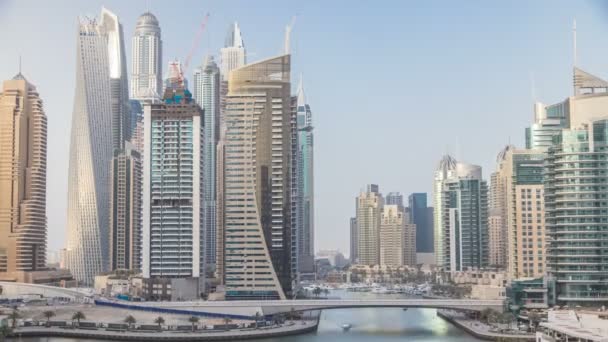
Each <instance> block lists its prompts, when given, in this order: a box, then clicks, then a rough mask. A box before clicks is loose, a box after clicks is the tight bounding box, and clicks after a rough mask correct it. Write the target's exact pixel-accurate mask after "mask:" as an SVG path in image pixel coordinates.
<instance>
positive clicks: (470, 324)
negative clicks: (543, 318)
mask: <svg viewBox="0 0 608 342" xmlns="http://www.w3.org/2000/svg"><path fill="white" fill-rule="evenodd" d="M437 316H439V317H441V318H442V319H444V320H446V321H448V322H450V323H451V324H453V325H455V326H457V327H458V328H460V329H462V330H464V331H466V332H467V333H469V334H470V335H473V336H475V337H477V338H479V339H482V340H485V341H509V342H520V341H521V342H528V341H536V338H535V337H534V335H529V334H526V335H511V334H501V333H495V332H492V331H488V330H485V329H483V328H482V327H481V326H477V325H475V322H474V321H470V320H466V321H465V320H463V319H459V318H457V317H455V316H453V315H450V314H448V313H447V312H444V311H443V310H437Z"/></svg>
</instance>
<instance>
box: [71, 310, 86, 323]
mask: <svg viewBox="0 0 608 342" xmlns="http://www.w3.org/2000/svg"><path fill="white" fill-rule="evenodd" d="M81 319H87V316H85V315H84V313H83V312H82V311H76V312H74V314H73V315H72V321H77V322H78V325H80V320H81Z"/></svg>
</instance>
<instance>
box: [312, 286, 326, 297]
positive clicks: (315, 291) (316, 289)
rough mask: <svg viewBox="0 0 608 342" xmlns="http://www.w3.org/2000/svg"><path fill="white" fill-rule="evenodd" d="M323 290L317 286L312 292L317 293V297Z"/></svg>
mask: <svg viewBox="0 0 608 342" xmlns="http://www.w3.org/2000/svg"><path fill="white" fill-rule="evenodd" d="M322 291H323V290H321V288H320V287H315V288H314V290H312V294H314V295H315V297H319V295H320V294H321V292H322Z"/></svg>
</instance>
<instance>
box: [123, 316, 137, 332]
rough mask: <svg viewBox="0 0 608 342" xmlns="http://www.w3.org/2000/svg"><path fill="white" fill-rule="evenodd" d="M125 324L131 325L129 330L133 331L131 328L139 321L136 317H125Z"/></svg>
mask: <svg viewBox="0 0 608 342" xmlns="http://www.w3.org/2000/svg"><path fill="white" fill-rule="evenodd" d="M125 323H127V324H128V325H129V329H131V326H132V325H133V324H135V323H137V320H136V319H135V317H133V316H131V315H129V316H127V317H125Z"/></svg>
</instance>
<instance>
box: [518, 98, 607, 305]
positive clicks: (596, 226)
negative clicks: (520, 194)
mask: <svg viewBox="0 0 608 342" xmlns="http://www.w3.org/2000/svg"><path fill="white" fill-rule="evenodd" d="M587 96H588V97H589V98H588V99H587V100H590V101H593V100H594V99H593V98H594V97H595V96H594V95H587ZM604 108H606V107H604ZM607 137H608V120H606V118H605V117H604V118H603V119H596V120H590V121H588V123H587V124H581V125H579V126H578V127H577V128H572V129H569V130H563V131H562V132H561V133H560V134H559V135H557V136H555V137H554V145H553V146H552V147H550V148H549V150H548V155H547V159H546V161H545V177H544V185H545V207H546V218H545V219H546V230H547V232H546V233H547V240H548V247H547V255H546V259H547V267H548V272H549V274H550V275H551V276H552V277H553V278H555V281H556V292H557V304H558V305H570V306H575V305H581V306H585V305H594V306H600V305H603V304H604V305H605V304H607V303H608V277H607V275H608V269H607V267H608V245H607V244H606V242H605V241H606V235H607V234H608V222H606V212H608V203H607V202H606V198H605V194H606V183H607V182H608V176H607V175H608V140H607ZM531 195H532V196H533V197H534V196H535V195H536V194H535V193H531ZM527 198H528V197H527V194H526V201H527V200H528V199H527Z"/></svg>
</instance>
